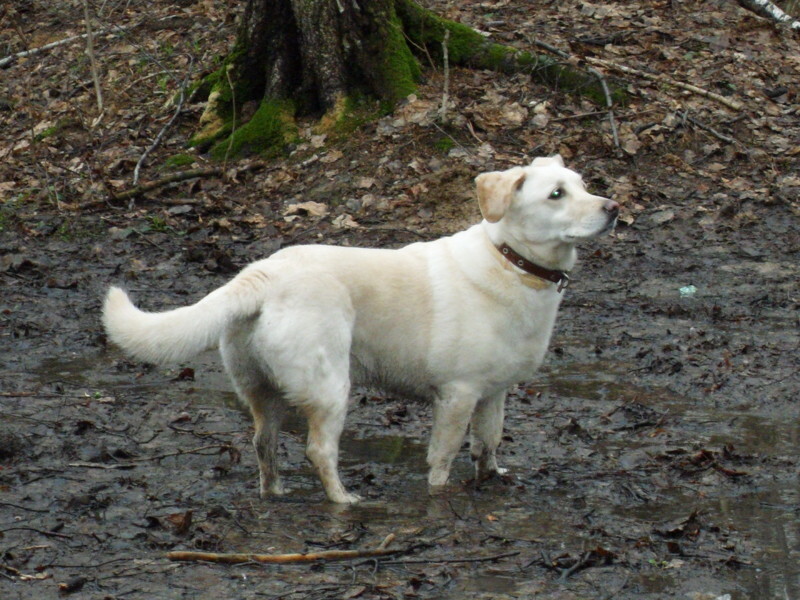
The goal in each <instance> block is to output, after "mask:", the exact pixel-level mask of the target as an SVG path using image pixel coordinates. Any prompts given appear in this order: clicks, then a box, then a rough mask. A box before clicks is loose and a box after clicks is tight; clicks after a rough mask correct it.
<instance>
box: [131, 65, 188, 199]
mask: <svg viewBox="0 0 800 600" xmlns="http://www.w3.org/2000/svg"><path fill="white" fill-rule="evenodd" d="M191 72H192V61H190V62H189V67H188V68H187V70H186V77H184V79H183V82H182V83H181V89H180V98H179V99H178V106H177V108H176V109H175V112H174V113H173V115H172V118H171V119H170V120H169V121H167V124H166V125H164V127H162V128H161V131H159V132H158V135H157V136H156V139H155V140H153V143H152V144H150V146H149V147H148V148H147V149H146V150H145V151H144V152H143V153H142V156H141V157H139V162H137V163H136V168H135V169H134V170H133V185H134V186H136V185H138V184H139V172H140V171H141V168H142V164H144V160H145V159H146V158H147V155H148V154H150V153H151V152H152V151H153V150H155V149H156V148H157V147H158V145H159V144H160V143H161V140H162V139H163V138H164V134H165V133H166V132H167V130H168V129H169V128H170V127H171V126H172V124H173V123H174V122H175V119H177V118H178V115H179V114H181V111H182V110H183V101H184V99H185V98H186V85H187V82H188V80H189V76H190V74H191ZM128 208H129V209H131V208H133V197H131V199H130V204H129V206H128Z"/></svg>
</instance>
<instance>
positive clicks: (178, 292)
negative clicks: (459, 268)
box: [0, 0, 800, 600]
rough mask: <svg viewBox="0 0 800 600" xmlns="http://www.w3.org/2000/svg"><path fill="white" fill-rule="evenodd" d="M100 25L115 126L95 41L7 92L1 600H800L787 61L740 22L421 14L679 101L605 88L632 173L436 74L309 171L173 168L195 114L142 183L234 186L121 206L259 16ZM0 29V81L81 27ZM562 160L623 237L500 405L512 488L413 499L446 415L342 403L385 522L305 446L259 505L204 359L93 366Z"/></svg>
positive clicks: (36, 18) (762, 34)
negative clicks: (237, 279) (328, 494)
mask: <svg viewBox="0 0 800 600" xmlns="http://www.w3.org/2000/svg"><path fill="white" fill-rule="evenodd" d="M94 4H95V5H96V8H97V9H98V11H100V12H99V14H98V16H97V18H96V20H95V29H96V30H97V31H98V33H97V36H96V40H95V44H94V45H95V53H96V55H97V60H98V63H99V66H100V78H101V82H102V89H103V92H104V113H103V114H102V117H101V118H100V119H99V120H98V119H97V117H98V109H97V104H96V97H95V91H94V88H93V84H92V76H91V74H90V68H89V62H88V60H87V58H86V56H85V54H84V43H83V42H82V41H75V42H72V43H69V44H64V45H60V46H57V47H55V48H52V49H50V50H48V51H44V52H40V53H37V54H33V55H31V56H29V57H27V58H19V59H17V60H16V61H13V62H11V63H10V64H6V65H5V66H4V67H2V69H0V82H1V83H0V131H2V135H1V136H0V199H2V201H1V202H0V597H2V598H4V599H6V600H12V599H30V598H54V597H56V596H57V595H58V594H59V593H61V594H62V595H64V596H71V597H74V598H87V599H88V598H91V599H95V598H98V599H99V598H124V599H155V598H178V597H191V598H195V599H205V598H209V599H212V598H213V599H219V598H230V599H233V598H237V599H239V598H241V599H244V598H276V599H277V598H285V599H291V600H296V599H297V600H299V599H318V598H343V599H347V598H364V599H373V598H374V599H383V598H431V599H442V598H492V599H504V598H532V597H536V598H552V599H558V600H562V599H573V598H574V599H597V600H600V599H610V598H614V599H657V598H688V599H691V600H712V599H725V598H730V599H733V600H745V599H748V600H751V599H773V598H774V599H778V598H781V599H792V600H797V599H800V566H798V565H800V480H799V477H800V464H798V461H800V421H799V420H798V417H800V414H798V413H800V403H798V402H797V396H798V394H797V391H798V389H799V388H800V380H799V378H798V372H799V370H798V367H799V366H800V351H798V345H799V342H800V335H799V334H798V331H799V328H798V325H800V322H799V321H798V306H799V305H800V289H799V288H798V284H797V281H798V278H799V276H800V273H799V272H798V271H799V270H800V268H799V267H798V265H800V235H799V234H798V232H799V231H800V227H798V217H800V215H799V214H798V213H799V212H800V211H799V210H798V209H799V208H800V204H799V203H798V192H800V171H799V170H798V158H800V145H798V144H799V143H800V89H799V88H798V82H800V43H798V37H797V36H796V35H795V34H791V33H789V32H787V31H784V30H781V29H779V28H776V27H775V26H774V25H773V24H772V23H769V22H766V21H764V20H762V19H759V18H757V17H755V16H753V15H752V14H750V13H748V12H746V11H744V10H743V9H741V8H740V7H739V6H738V4H737V3H736V2H734V1H728V0H700V1H699V2H688V1H681V0H674V1H671V2H670V1H666V0H665V1H658V2H656V1H646V2H636V3H631V2H614V1H611V0H609V1H607V2H605V3H602V4H597V3H589V2H575V1H569V2H558V3H549V2H539V3H522V2H509V1H508V0H497V1H491V0H490V1H487V2H480V3H479V2H463V3H453V2H445V1H444V0H431V1H430V2H429V3H428V4H429V5H430V6H431V8H433V9H435V10H437V11H439V12H440V13H444V14H446V15H447V16H449V17H451V18H454V19H458V20H460V21H463V22H465V23H467V24H469V25H471V26H473V27H476V28H478V29H480V30H481V31H484V32H486V33H487V34H489V35H491V36H492V38H494V39H496V40H498V41H502V42H504V43H509V44H514V45H517V46H519V47H520V48H528V49H531V48H535V47H536V44H537V42H545V43H547V44H550V45H552V46H554V47H557V48H559V49H561V50H562V51H564V52H567V53H569V54H570V55H571V56H573V57H576V58H581V59H583V58H587V57H595V58H600V59H603V60H605V61H610V62H612V63H616V64H619V65H625V66H628V67H632V68H635V69H637V70H639V71H640V72H648V73H660V74H664V75H665V76H666V77H667V78H668V79H662V80H660V81H653V80H650V79H646V78H644V77H642V76H641V75H636V74H627V75H623V74H622V73H620V72H616V71H611V70H608V68H606V69H603V72H604V73H606V74H607V76H608V77H609V78H614V79H616V80H617V81H618V82H621V83H622V85H624V86H625V87H626V88H627V89H628V90H629V92H630V103H629V104H628V105H626V106H620V107H615V109H614V118H615V123H616V125H617V127H618V139H619V145H617V143H616V142H615V140H614V135H613V134H612V130H611V127H610V121H609V118H608V113H607V111H606V110H605V109H604V108H603V107H598V106H596V105H593V104H591V103H589V102H588V101H585V100H582V99H580V98H579V97H576V96H574V95H570V94H565V93H562V92H560V91H558V90H554V89H552V88H550V87H544V86H542V85H540V84H538V83H536V82H535V81H533V80H532V79H531V77H529V76H528V75H516V76H505V75H499V74H496V73H490V72H483V71H467V70H453V71H452V72H450V73H449V75H450V78H449V79H450V82H449V85H450V88H449V91H450V99H451V103H452V104H451V105H449V106H448V108H447V115H448V117H449V124H448V125H447V126H442V125H440V124H439V123H438V122H437V112H438V110H439V107H440V104H441V98H442V90H443V82H444V73H442V72H441V71H434V70H428V71H427V74H426V80H425V81H424V82H423V84H422V85H421V87H420V89H419V92H418V93H417V94H416V95H415V97H411V98H409V99H408V100H407V101H405V102H404V103H402V105H401V106H399V107H398V108H397V110H396V111H395V112H394V113H393V114H392V115H389V116H385V117H381V118H376V119H375V120H374V121H371V122H368V123H365V124H364V125H363V126H362V127H361V128H360V129H358V130H357V131H355V132H354V133H352V134H351V135H349V136H348V137H347V138H346V139H335V138H333V137H325V136H323V135H318V134H316V133H315V132H314V130H313V127H312V125H313V124H312V123H308V124H303V126H302V135H303V140H302V141H301V143H298V144H297V145H296V146H294V147H293V148H292V151H291V154H290V155H289V156H287V157H285V158H282V159H277V160H273V161H269V162H262V161H259V160H257V159H249V160H244V161H237V162H234V161H229V162H228V163H226V164H224V165H219V164H212V163H210V162H209V161H208V160H207V159H206V158H204V157H203V156H201V155H198V154H196V153H192V152H191V151H189V150H187V149H186V147H185V141H186V140H187V139H188V137H189V136H190V134H191V132H192V130H193V128H194V127H195V126H196V123H197V119H198V117H199V114H200V112H201V110H202V105H201V104H200V103H198V102H195V101H194V100H192V99H189V100H187V101H186V102H184V104H183V105H182V106H181V111H180V114H179V115H178V117H177V118H176V119H175V120H174V121H173V122H172V124H171V125H170V126H169V127H168V128H167V129H166V130H165V133H164V135H163V138H162V141H161V143H160V144H159V145H158V146H157V147H155V148H154V149H153V151H152V152H150V153H149V155H148V156H147V157H146V159H145V160H144V161H143V164H142V167H141V170H140V172H141V181H142V182H150V181H154V180H157V179H160V178H162V177H165V176H167V175H169V174H172V173H177V172H181V171H184V170H186V169H189V168H203V169H205V168H211V167H219V168H220V169H221V174H219V175H217V176H205V177H199V178H194V179H190V180H185V181H181V182H177V183H174V184H171V185H166V186H161V187H159V188H158V189H155V190H154V191H152V192H150V193H147V194H145V195H140V196H138V197H136V198H134V199H133V200H132V201H129V200H113V199H110V198H111V195H112V194H118V193H120V192H122V191H124V190H126V189H130V188H131V187H132V185H133V174H134V170H135V168H136V165H137V162H138V161H139V160H140V157H141V156H142V155H143V153H144V152H145V151H146V150H147V149H148V148H149V147H150V146H151V145H152V144H153V142H154V140H155V139H156V137H157V136H158V135H159V132H161V131H162V129H164V128H165V126H166V125H167V124H168V123H169V122H170V120H171V119H172V117H173V114H174V113H175V110H176V109H175V106H174V105H170V104H169V103H168V102H167V101H168V100H169V99H170V98H172V97H174V95H175V94H176V92H177V91H178V89H179V88H180V86H181V85H182V84H184V83H185V82H186V81H187V80H191V79H193V78H195V77H197V76H199V75H200V73H201V72H203V71H206V72H207V71H210V70H212V69H213V68H215V65H216V64H218V63H217V62H215V57H219V56H222V55H224V53H225V51H226V50H227V49H228V48H229V47H230V45H231V43H232V39H233V35H234V32H235V16H236V11H238V10H240V9H241V4H242V3H240V2H237V1H234V0H229V1H228V2H227V3H226V2H210V1H204V2H191V1H188V0H186V1H179V0H176V1H174V2H169V1H167V0H153V1H151V2H148V3H144V2H141V1H140V0H133V1H129V2H108V3H105V2H104V3H102V5H101V4H100V3H94ZM4 11H5V12H2V13H0V54H2V55H3V56H6V55H10V54H13V53H15V52H19V51H21V50H25V49H26V48H36V47H40V46H42V45H44V44H46V43H49V42H53V41H57V40H61V39H64V38H66V37H68V36H70V35H78V34H81V33H83V21H82V18H83V13H82V3H80V2H78V1H77V0H57V1H55V2H44V1H43V0H35V1H33V2H26V3H16V4H12V5H11V8H5V9H4ZM120 28H123V29H120ZM104 30H105V32H104ZM0 58H2V57H0ZM573 62H575V63H576V64H577V60H576V61H573ZM598 68H599V67H598ZM673 82H682V83H689V84H694V85H696V86H700V87H701V88H705V89H707V90H708V91H711V92H714V93H715V94H718V95H720V96H721V97H723V98H725V99H727V100H733V101H735V102H736V103H740V105H741V106H738V107H736V108H732V107H730V106H726V105H725V104H723V103H722V102H721V101H720V99H719V98H713V97H706V96H703V95H700V94H697V93H694V92H690V91H688V90H686V89H682V88H680V87H676V86H675V85H674V84H673ZM556 152H560V153H561V154H562V155H563V156H564V158H565V160H566V162H567V164H568V165H570V166H572V167H573V168H575V169H576V170H578V171H580V172H581V173H582V174H583V175H584V177H585V179H586V181H587V182H588V183H589V188H590V190H592V191H593V192H595V193H597V194H603V195H607V196H611V197H613V198H614V199H616V200H618V201H619V202H620V203H621V204H622V207H623V213H622V217H621V223H620V225H619V227H618V228H617V231H616V232H615V234H614V235H612V236H610V237H607V238H605V239H602V240H599V241H597V242H595V243H592V244H589V245H587V246H586V247H584V248H582V249H581V258H580V262H579V265H578V267H577V269H576V271H575V272H574V276H573V285H572V286H571V287H570V289H569V290H568V292H567V293H566V297H565V299H564V302H563V304H562V310H561V312H560V315H559V319H558V322H557V326H556V331H555V334H554V338H553V343H552V346H551V350H550V352H549V354H548V358H547V360H546V362H545V366H544V368H543V369H542V373H541V376H540V377H538V378H537V379H535V380H534V381H532V382H528V383H526V384H523V385H520V386H519V387H518V388H515V389H514V390H513V391H512V393H511V395H510V398H509V403H508V411H507V413H508V416H507V422H506V430H505V436H504V442H503V445H502V447H501V457H502V461H503V463H504V464H505V466H507V467H509V469H510V473H509V475H508V476H507V477H505V478H503V479H502V480H498V481H490V482H486V483H484V484H481V485H475V484H474V482H470V481H469V479H470V474H471V467H470V465H469V461H468V457H467V456H466V453H462V455H461V456H459V458H458V462H457V464H456V466H455V468H454V473H453V481H454V483H453V486H452V490H450V493H448V494H447V495H445V496H443V497H437V498H429V497H428V495H427V493H426V485H425V477H426V466H425V460H424V455H425V450H424V449H425V443H426V439H427V435H428V431H429V426H430V411H429V407H428V406H426V405H424V404H414V403H407V402H405V401H404V400H403V399H402V398H397V397H392V396H386V395H381V394H378V393H375V392H372V391H368V390H358V391H357V392H356V393H355V395H354V399H353V406H352V410H351V412H350V416H349V418H348V424H347V427H346V431H345V434H344V438H343V442H342V474H343V478H344V482H345V484H346V485H347V486H348V487H349V488H350V489H352V490H353V491H355V492H356V493H358V494H360V495H362V496H363V497H364V498H365V501H364V502H363V503H362V504H359V505H356V506H353V507H339V506H333V505H331V504H330V503H328V502H326V501H325V498H324V496H323V493H322V490H321V486H320V484H319V482H318V480H317V478H316V477H315V476H314V475H313V474H312V473H311V470H310V469H309V467H308V466H307V464H306V462H305V460H304V457H303V428H304V424H303V422H302V421H301V420H300V419H296V418H293V419H290V421H289V422H288V423H287V424H286V427H285V431H284V433H283V434H282V438H281V460H282V461H283V468H284V472H285V474H286V479H287V481H288V483H289V486H290V487H291V488H292V490H293V491H292V493H290V494H289V495H288V496H287V497H286V498H284V499H281V500H280V501H278V500H273V501H267V500H261V499H259V497H258V494H257V475H256V466H255V458H254V453H253V451H252V448H251V447H250V442H249V439H250V437H251V435H252V431H251V423H250V419H249V417H248V416H247V415H246V414H245V413H244V412H243V411H242V410H241V409H240V408H239V407H237V405H236V401H235V398H234V396H233V394H232V392H231V391H230V388H229V385H228V383H227V381H226V379H225V376H224V374H223V373H222V370H221V367H220V365H219V362H218V360H217V359H216V358H215V356H213V355H210V354H209V355H208V356H203V357H202V358H201V359H198V360H197V361H193V362H191V363H190V364H183V365H176V366H175V368H173V369H161V368H153V367H150V366H147V365H142V364H139V363H134V362H131V361H129V360H127V359H125V358H124V357H123V356H122V355H121V354H120V353H119V352H118V351H116V350H115V349H113V348H111V347H109V346H107V345H106V342H105V339H104V335H103V332H102V328H101V325H100V321H99V308H100V302H101V298H102V296H103V294H104V290H105V289H106V288H107V286H108V285H109V284H111V283H121V284H123V285H124V286H125V287H127V288H128V289H129V290H130V291H131V292H132V294H133V295H134V297H135V298H136V299H137V300H138V301H139V302H140V303H141V305H143V306H144V307H146V308H150V309H163V308H166V307H172V306H179V305H183V304H187V303H190V302H193V301H195V300H197V299H199V298H200V297H202V296H203V295H204V294H205V293H207V292H208V291H210V290H212V289H214V288H216V287H217V286H219V285H220V284H222V283H223V282H224V281H226V280H227V279H229V278H230V277H231V276H232V274H233V273H235V272H236V271H237V270H238V269H239V268H241V267H242V266H244V265H245V264H247V263H249V262H250V261H252V260H255V259H259V258H263V257H265V256H268V255H269V254H271V253H272V252H274V251H275V250H277V249H278V248H281V247H283V246H287V245H292V244H298V243H332V244H349V245H359V246H381V247H396V246H398V245H402V244H405V243H409V242H413V241H419V240H427V239H433V238H436V237H438V236H441V235H446V234H449V233H451V232H454V231H457V230H459V229H462V228H464V227H465V226H466V225H468V224H470V223H473V222H476V221H477V220H478V218H479V213H478V210H477V207H476V202H475V194H474V184H473V178H474V177H475V176H476V175H477V174H479V173H481V172H484V171H488V170H494V169H501V168H506V167H509V166H513V165H518V164H522V163H524V162H526V161H529V160H530V159H531V158H533V157H534V156H538V155H549V154H553V153H556ZM465 343H469V340H465ZM389 534H394V535H395V540H394V542H393V543H392V545H391V546H390V548H397V549H398V550H401V551H403V552H400V553H398V554H397V555H395V556H392V557H388V558H386V557H385V558H380V559H366V558H365V559H361V560H354V561H353V560H351V561H343V562H324V563H323V562H319V563H315V564H312V565H273V566H267V565H258V564H255V563H247V564H242V565H235V566H225V565H215V564H209V563H191V562H188V563H177V562H171V561H170V560H168V559H167V558H166V552H168V551H171V550H181V549H190V550H206V551H215V552H258V553H286V552H303V551H310V552H316V551H323V550H352V549H370V548H374V547H376V546H378V545H379V544H380V543H381V541H382V540H383V539H384V538H385V537H386V536H387V535H389Z"/></svg>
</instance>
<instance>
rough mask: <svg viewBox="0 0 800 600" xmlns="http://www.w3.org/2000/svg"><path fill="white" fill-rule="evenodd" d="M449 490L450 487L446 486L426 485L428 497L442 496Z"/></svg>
mask: <svg viewBox="0 0 800 600" xmlns="http://www.w3.org/2000/svg"><path fill="white" fill-rule="evenodd" d="M449 489H450V486H448V485H447V484H442V485H431V484H429V485H428V495H429V496H444V495H445V494H446V493H447V491H448V490H449Z"/></svg>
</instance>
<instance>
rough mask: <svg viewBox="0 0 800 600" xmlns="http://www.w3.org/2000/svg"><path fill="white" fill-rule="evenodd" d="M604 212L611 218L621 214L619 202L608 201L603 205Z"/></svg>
mask: <svg viewBox="0 0 800 600" xmlns="http://www.w3.org/2000/svg"><path fill="white" fill-rule="evenodd" d="M603 210H604V211H606V212H607V213H608V215H609V216H611V217H616V216H617V215H618V214H619V202H614V201H613V200H606V201H605V204H603Z"/></svg>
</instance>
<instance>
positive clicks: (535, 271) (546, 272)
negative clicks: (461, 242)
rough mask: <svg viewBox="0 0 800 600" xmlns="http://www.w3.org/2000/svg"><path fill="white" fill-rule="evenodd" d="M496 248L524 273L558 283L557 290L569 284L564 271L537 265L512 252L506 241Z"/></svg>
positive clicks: (559, 290)
mask: <svg viewBox="0 0 800 600" xmlns="http://www.w3.org/2000/svg"><path fill="white" fill-rule="evenodd" d="M497 249H498V250H499V251H500V254H502V255H503V256H505V257H506V258H507V259H508V260H509V262H511V264H513V265H514V266H515V267H519V268H520V269H522V270H523V271H525V272H526V273H530V274H531V275H535V276H536V277H541V278H542V279H546V280H547V281H551V282H553V283H555V284H557V285H558V289H557V291H558V292H561V291H563V290H564V288H565V287H567V286H568V285H569V275H567V273H566V272H565V271H556V270H555V269H546V268H544V267H541V266H539V265H537V264H536V263H532V262H531V261H529V260H528V259H527V258H524V257H522V256H520V255H519V254H517V253H516V252H514V250H512V248H511V246H509V245H508V244H506V243H502V244H500V245H499V246H497Z"/></svg>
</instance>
